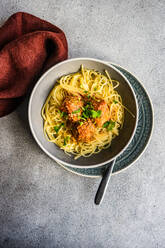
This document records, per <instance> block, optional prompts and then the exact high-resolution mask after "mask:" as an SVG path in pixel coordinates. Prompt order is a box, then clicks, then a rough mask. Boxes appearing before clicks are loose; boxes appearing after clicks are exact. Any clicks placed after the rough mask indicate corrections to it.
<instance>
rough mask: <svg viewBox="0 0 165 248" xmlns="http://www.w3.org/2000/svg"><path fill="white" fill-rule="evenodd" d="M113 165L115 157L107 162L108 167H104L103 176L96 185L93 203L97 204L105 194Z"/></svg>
mask: <svg viewBox="0 0 165 248" xmlns="http://www.w3.org/2000/svg"><path fill="white" fill-rule="evenodd" d="M114 165H115V159H114V160H113V161H112V162H110V163H109V165H108V168H107V169H106V171H105V173H104V175H103V178H102V180H101V182H100V185H99V187H98V190H97V193H96V196H95V204H96V205H99V204H100V203H101V202H102V200H103V198H104V195H105V192H106V189H107V186H108V183H109V180H110V177H111V174H112V171H113V167H114Z"/></svg>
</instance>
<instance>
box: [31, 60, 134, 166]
mask: <svg viewBox="0 0 165 248" xmlns="http://www.w3.org/2000/svg"><path fill="white" fill-rule="evenodd" d="M81 64H83V65H84V67H86V68H89V69H95V70H98V71H99V72H103V71H104V70H107V71H108V72H109V74H110V76H111V78H112V79H116V80H118V81H119V82H120V86H119V87H118V88H117V91H118V93H119V94H120V95H121V97H122V100H123V104H124V105H125V106H126V107H127V108H129V110H130V111H131V112H132V113H133V114H134V116H135V118H133V117H132V116H131V115H130V114H129V113H128V112H127V111H124V125H123V128H122V129H121V130H120V132H119V136H117V137H116V138H115V139H114V140H112V143H111V146H110V147H109V148H107V149H103V150H102V151H101V152H100V153H97V154H93V155H92V156H90V157H80V158H78V159H76V160H75V159H74V156H73V155H71V156H68V155H67V154H66V153H65V152H64V151H63V150H62V149H60V148H59V147H58V146H57V145H55V144H54V143H51V142H48V141H47V140H46V138H45V136H44V132H43V119H42V117H41V109H42V106H43V104H44V103H45V100H46V98H47V97H48V94H49V92H50V91H51V89H52V88H53V87H54V84H55V82H56V80H57V79H58V78H60V77H61V76H63V75H66V74H69V73H74V72H77V71H78V70H79V69H80V66H81ZM137 106H138V105H137V100H136V96H135V94H134V91H133V89H132V87H131V85H130V83H129V82H128V80H127V79H126V78H125V77H124V76H123V74H122V73H121V72H120V71H119V70H117V69H116V68H115V67H113V66H112V65H109V64H108V63H105V62H103V61H101V60H98V59H92V58H74V59H68V60H65V61H64V62H61V63H59V64H57V65H55V66H53V67H52V68H50V69H49V70H48V71H47V72H46V73H44V74H43V76H42V77H41V78H40V79H39V80H38V82H37V83H36V85H35V87H34V88H33V91H32V93H31V96H30V100H29V108H28V118H29V125H30V129H31V132H32V134H33V136H34V139H35V140H36V142H37V143H38V145H39V146H40V147H41V149H42V150H43V151H44V152H45V153H46V154H47V155H48V156H50V157H51V158H52V159H54V160H55V161H57V162H59V163H62V164H64V165H67V166H70V167H77V168H92V167H98V166H102V165H104V164H106V163H108V162H110V161H112V160H113V159H115V158H116V157H117V156H118V155H120V154H121V153H122V152H123V151H124V149H126V147H127V146H128V145H129V143H130V142H131V140H132V138H133V135H134V133H135V130H136V125H137V119H138V107H137Z"/></svg>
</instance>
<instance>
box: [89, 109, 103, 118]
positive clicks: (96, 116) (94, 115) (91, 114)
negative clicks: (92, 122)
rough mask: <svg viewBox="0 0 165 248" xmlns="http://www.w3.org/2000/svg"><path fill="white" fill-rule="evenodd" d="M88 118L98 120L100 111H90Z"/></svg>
mask: <svg viewBox="0 0 165 248" xmlns="http://www.w3.org/2000/svg"><path fill="white" fill-rule="evenodd" d="M90 116H91V117H92V118H99V117H100V116H101V110H97V111H95V110H93V109H92V110H90Z"/></svg>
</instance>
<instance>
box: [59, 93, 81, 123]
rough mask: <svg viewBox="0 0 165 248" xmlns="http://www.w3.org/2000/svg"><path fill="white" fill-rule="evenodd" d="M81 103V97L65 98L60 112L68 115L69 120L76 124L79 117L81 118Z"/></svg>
mask: <svg viewBox="0 0 165 248" xmlns="http://www.w3.org/2000/svg"><path fill="white" fill-rule="evenodd" d="M82 107H83V101H82V98H81V96H73V95H70V96H67V97H66V99H65V101H64V102H63V105H62V107H61V110H62V111H64V112H66V113H68V117H69V120H71V121H73V122H76V121H78V120H79V116H81V113H82V109H81V108H82Z"/></svg>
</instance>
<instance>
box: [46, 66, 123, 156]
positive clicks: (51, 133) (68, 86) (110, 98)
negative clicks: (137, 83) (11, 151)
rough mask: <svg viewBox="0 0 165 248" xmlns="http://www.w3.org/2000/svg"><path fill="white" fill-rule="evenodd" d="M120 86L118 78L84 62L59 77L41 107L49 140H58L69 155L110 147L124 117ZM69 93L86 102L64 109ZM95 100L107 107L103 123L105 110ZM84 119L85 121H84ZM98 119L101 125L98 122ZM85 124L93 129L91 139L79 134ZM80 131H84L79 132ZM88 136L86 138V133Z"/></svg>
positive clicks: (92, 152)
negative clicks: (75, 108)
mask: <svg viewBox="0 0 165 248" xmlns="http://www.w3.org/2000/svg"><path fill="white" fill-rule="evenodd" d="M118 86H119V82H118V81H116V80H113V79H111V77H110V75H109V74H108V72H107V71H105V75H104V74H102V73H100V72H98V71H95V70H90V69H87V68H84V67H83V65H82V66H81V68H80V70H79V71H78V72H76V73H73V74H68V75H65V76H62V77H61V78H60V79H58V80H57V82H56V83H55V85H54V87H53V89H52V91H51V92H50V94H49V96H48V98H47V99H46V102H45V104H44V106H43V108H42V117H43V120H44V127H43V129H44V134H45V137H46V138H47V140H48V141H49V142H53V143H55V144H56V145H57V146H59V147H60V148H61V149H63V150H64V151H65V152H66V153H67V154H68V155H70V154H74V155H75V159H77V158H79V157H80V156H84V157H88V156H91V155H92V154H94V153H98V152H100V151H101V150H102V149H106V148H108V147H109V146H110V145H111V141H112V139H114V138H115V137H116V136H117V135H119V129H120V128H121V127H122V125H123V121H124V106H123V105H122V98H121V96H120V95H119V94H118V92H117V91H116V88H117V87H118ZM69 96H73V99H74V97H75V99H76V97H77V99H81V100H80V101H81V102H83V103H82V104H86V105H82V107H81V108H79V109H77V110H76V111H73V112H72V113H69V112H68V113H67V112H65V111H63V110H62V106H64V103H66V106H68V105H67V100H66V99H68V97H69ZM84 99H85V100H84ZM92 101H93V102H94V101H95V103H96V104H95V105H96V106H97V105H98V106H101V104H102V106H103V107H105V109H106V108H107V110H108V113H109V116H108V119H107V120H106V122H105V123H103V125H101V126H100V123H101V122H100V121H102V119H101V118H104V116H102V115H103V114H104V113H103V111H102V110H99V108H100V109H101V107H98V109H97V110H96V109H94V107H93V106H94V104H93V105H92ZM84 102H85V103H84ZM100 103H101V104H100ZM99 104H100V105H99ZM72 105H73V104H72ZM72 105H71V106H72ZM83 106H84V107H83ZM87 108H88V109H87ZM68 109H69V107H68ZM80 109H81V110H80ZM85 111H86V112H85ZM85 113H88V115H89V116H87V117H86V115H85ZM105 115H106V113H105ZM73 117H74V118H75V117H76V119H77V121H75V122H74V123H71V119H69V118H73ZM90 120H91V121H90ZM103 120H104V119H103ZM85 122H86V124H84V123H85ZM98 123H99V125H97V124H98ZM85 125H86V126H87V127H88V128H89V127H90V126H91V127H92V128H93V129H94V135H92V137H90V140H88V141H86V140H82V139H81V138H77V137H78V136H77V135H78V134H79V137H80V135H81V136H83V135H85V134H86V133H85V132H87V131H86V130H87V129H85V127H86V126H85ZM78 126H79V127H78ZM81 126H82V128H81ZM83 128H84V129H83ZM81 129H82V130H85V131H82V130H81ZM78 131H79V132H80V131H81V132H82V133H81V134H80V133H78ZM87 135H88V134H87ZM85 138H86V139H87V137H85Z"/></svg>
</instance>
